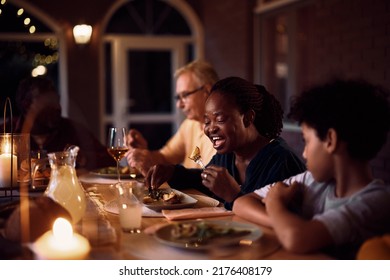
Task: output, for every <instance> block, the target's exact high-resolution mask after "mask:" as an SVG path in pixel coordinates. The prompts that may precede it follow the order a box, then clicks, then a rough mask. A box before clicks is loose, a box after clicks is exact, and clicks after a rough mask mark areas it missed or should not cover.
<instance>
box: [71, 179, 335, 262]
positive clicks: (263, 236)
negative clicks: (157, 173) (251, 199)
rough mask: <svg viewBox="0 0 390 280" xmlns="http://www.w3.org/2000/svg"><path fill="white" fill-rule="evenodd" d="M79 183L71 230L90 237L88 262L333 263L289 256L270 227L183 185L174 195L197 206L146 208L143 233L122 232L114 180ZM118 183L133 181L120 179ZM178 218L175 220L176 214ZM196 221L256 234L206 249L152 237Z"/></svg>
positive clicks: (308, 256) (324, 257)
mask: <svg viewBox="0 0 390 280" xmlns="http://www.w3.org/2000/svg"><path fill="white" fill-rule="evenodd" d="M79 180H80V182H81V184H82V186H83V188H84V190H85V193H86V196H87V202H88V205H87V210H86V213H85V215H84V217H83V219H82V220H81V221H80V222H79V223H78V224H77V225H76V227H75V229H76V231H78V232H79V233H80V234H82V235H84V236H85V237H87V238H88V240H89V242H90V244H91V251H90V254H89V259H91V260H225V259H226V260H329V259H332V258H331V257H330V256H328V255H326V254H324V253H321V252H317V253H310V254H297V253H292V252H289V251H287V250H285V249H284V248H283V246H282V245H281V244H280V242H279V241H278V238H277V236H276V234H275V232H274V231H273V229H272V228H269V227H265V226H262V225H260V224H256V225H255V224H253V223H250V222H248V221H246V220H245V219H243V218H242V217H239V216H237V215H235V214H234V212H233V211H228V210H226V209H224V208H223V205H222V204H221V203H219V201H217V200H215V199H213V198H211V197H208V196H206V195H205V194H203V193H201V192H199V191H197V190H195V189H192V188H185V186H183V188H182V189H180V191H178V192H179V193H181V195H184V196H186V197H188V198H190V199H191V201H196V202H194V203H189V205H182V207H179V208H183V209H173V210H168V211H167V210H165V211H164V209H163V210H161V209H154V208H152V209H150V208H148V207H146V206H145V205H144V206H143V209H142V221H141V232H139V233H127V232H123V231H122V229H121V226H120V221H119V216H118V205H117V188H116V183H117V180H116V178H114V177H113V178H110V177H101V176H99V175H96V174H91V173H84V174H83V175H80V176H79ZM121 180H122V181H129V180H135V179H133V178H124V179H121ZM136 180H139V179H136ZM168 187H169V186H168ZM175 191H177V190H175ZM162 208H164V207H162ZM180 211H181V212H185V213H187V212H188V213H189V215H187V216H182V217H181V216H180V214H181V212H180ZM176 213H178V214H179V215H175V214H176ZM208 213H210V216H208ZM199 214H200V215H199ZM176 218H177V220H176ZM195 221H204V222H207V223H216V224H222V225H235V226H237V225H239V226H244V227H249V228H250V229H251V230H253V229H255V233H253V234H250V236H249V237H248V238H244V237H243V238H242V239H240V238H239V239H235V242H220V243H218V242H212V244H208V245H207V246H199V247H196V248H195V247H192V246H184V245H182V244H176V243H172V242H170V241H167V240H164V239H161V236H160V238H159V236H157V235H156V233H158V232H159V231H160V229H162V228H164V227H168V226H169V225H172V224H174V223H192V222H195ZM225 240H226V239H225Z"/></svg>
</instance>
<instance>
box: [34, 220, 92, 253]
mask: <svg viewBox="0 0 390 280" xmlns="http://www.w3.org/2000/svg"><path fill="white" fill-rule="evenodd" d="M90 249H91V247H90V245H89V242H88V240H87V239H86V238H85V237H83V236H81V235H79V234H77V233H74V232H73V229H72V225H71V224H70V222H69V221H67V220H66V219H64V218H58V219H56V220H55V222H54V224H53V229H52V230H51V231H48V232H46V233H44V234H43V235H42V236H41V237H39V238H38V239H37V241H36V242H35V243H34V244H33V251H34V252H35V254H36V256H37V258H38V259H44V260H82V259H85V258H87V257H88V254H89V251H90Z"/></svg>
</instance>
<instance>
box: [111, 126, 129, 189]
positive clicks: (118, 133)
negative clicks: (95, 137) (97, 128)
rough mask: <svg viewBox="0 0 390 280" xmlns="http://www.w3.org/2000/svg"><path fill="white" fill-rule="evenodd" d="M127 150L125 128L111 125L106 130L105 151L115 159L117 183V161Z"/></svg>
mask: <svg viewBox="0 0 390 280" xmlns="http://www.w3.org/2000/svg"><path fill="white" fill-rule="evenodd" d="M128 150H129V147H127V145H126V128H124V127H122V128H117V127H111V128H110V129H109V130H108V140H107V151H108V153H109V154H110V155H111V156H112V157H113V158H114V159H115V161H116V172H117V175H118V183H120V182H121V176H120V172H119V162H120V161H121V159H122V158H123V157H124V156H125V154H126V152H127V151H128Z"/></svg>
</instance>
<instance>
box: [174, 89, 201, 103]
mask: <svg viewBox="0 0 390 280" xmlns="http://www.w3.org/2000/svg"><path fill="white" fill-rule="evenodd" d="M203 88H204V86H201V87H198V88H196V89H194V90H192V91H187V92H186V91H184V92H182V93H181V94H177V95H175V97H174V98H175V100H176V101H179V100H182V101H184V100H186V98H187V97H188V96H190V95H191V94H194V93H197V92H198V91H201V90H202V89H203Z"/></svg>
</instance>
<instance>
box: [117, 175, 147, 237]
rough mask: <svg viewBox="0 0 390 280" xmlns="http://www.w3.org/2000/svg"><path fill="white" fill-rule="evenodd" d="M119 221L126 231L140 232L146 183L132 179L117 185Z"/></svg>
mask: <svg viewBox="0 0 390 280" xmlns="http://www.w3.org/2000/svg"><path fill="white" fill-rule="evenodd" d="M117 190H118V207H119V222H120V225H121V228H122V231H123V232H125V233H140V232H141V220H142V206H143V203H142V199H143V197H144V194H145V185H144V183H142V182H138V181H130V182H123V183H121V184H118V185H117Z"/></svg>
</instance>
